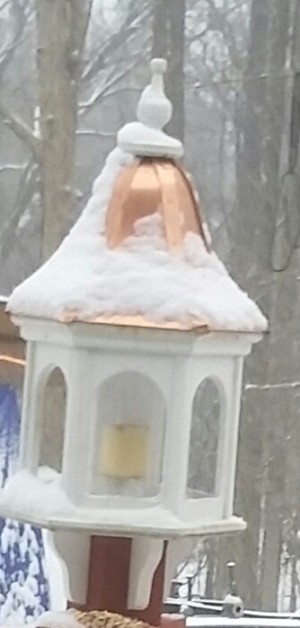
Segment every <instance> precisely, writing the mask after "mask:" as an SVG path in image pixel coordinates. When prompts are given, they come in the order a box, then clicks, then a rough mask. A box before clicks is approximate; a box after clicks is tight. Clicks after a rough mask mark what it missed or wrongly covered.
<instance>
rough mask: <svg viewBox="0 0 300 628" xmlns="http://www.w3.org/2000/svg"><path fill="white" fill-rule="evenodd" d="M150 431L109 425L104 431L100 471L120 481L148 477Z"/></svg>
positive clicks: (143, 428)
mask: <svg viewBox="0 0 300 628" xmlns="http://www.w3.org/2000/svg"><path fill="white" fill-rule="evenodd" d="M148 449H149V429H148V428H147V427H144V426H140V425H127V424H126V425H124V424H118V425H109V426H107V427H106V428H105V429H104V431H103V436H102V441H101V448H100V459H99V471H100V473H101V474H103V475H105V476H108V477H112V478H120V479H141V478H144V477H146V475H147V467H148Z"/></svg>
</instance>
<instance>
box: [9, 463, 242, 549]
mask: <svg viewBox="0 0 300 628" xmlns="http://www.w3.org/2000/svg"><path fill="white" fill-rule="evenodd" d="M0 511H1V512H2V513H5V514H6V515H9V516H10V517H13V518H15V519H18V518H21V519H22V520H23V519H25V520H26V521H29V522H34V523H35V524H37V525H40V526H42V527H48V528H50V529H67V530H72V529H73V530H88V531H89V532H95V533H97V534H98V533H105V534H115V533H118V535H120V534H125V535H127V534H130V535H131V534H147V535H150V536H156V537H160V538H170V539H171V538H178V537H180V536H182V535H183V536H199V535H200V534H205V535H207V534H208V532H209V533H210V534H214V533H215V534H219V533H223V532H226V533H229V532H234V531H237V530H243V529H244V528H245V523H244V521H243V520H242V519H240V518H238V517H234V516H233V517H230V518H228V519H222V520H220V519H217V520H216V521H210V520H203V521H201V522H200V521H199V520H198V518H197V519H196V520H195V521H194V522H190V521H185V520H182V519H181V518H179V517H178V516H176V515H175V514H174V513H172V512H171V511H170V510H167V509H166V508H165V507H164V506H163V505H161V504H160V503H159V502H158V503H156V504H153V503H151V502H150V503H149V506H148V507H145V508H140V506H139V505H137V506H136V508H133V507H127V508H126V507H124V504H123V503H121V502H119V503H116V505H115V507H114V508H111V507H109V508H108V507H105V504H104V505H102V504H100V505H98V507H88V506H86V507H85V506H83V507H81V506H76V505H74V504H73V503H72V502H71V501H70V500H69V499H68V497H67V495H66V493H65V492H64V490H63V488H62V486H61V475H60V474H59V473H57V472H56V471H54V470H53V469H47V471H46V473H44V471H43V472H42V473H41V468H40V469H39V470H38V475H33V474H32V473H30V472H29V471H27V470H25V469H23V470H21V471H18V472H17V473H16V474H15V475H14V476H13V477H12V478H11V480H9V482H8V483H7V485H6V486H5V488H4V489H3V491H0Z"/></svg>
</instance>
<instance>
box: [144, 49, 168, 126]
mask: <svg viewBox="0 0 300 628" xmlns="http://www.w3.org/2000/svg"><path fill="white" fill-rule="evenodd" d="M167 67H168V64H167V61H166V60H165V59H152V61H151V72H152V80H151V84H150V85H148V86H147V87H146V88H145V89H144V91H143V93H142V95H141V98H140V101H139V104H138V107H137V116H138V119H139V120H140V122H143V123H144V124H146V126H149V127H150V128H152V129H162V128H163V127H164V126H165V125H166V124H167V123H168V122H169V120H170V119H171V116H172V110H173V107H172V104H171V102H170V101H169V99H168V98H167V96H166V94H165V91H164V79H163V75H164V74H165V72H166V70H167Z"/></svg>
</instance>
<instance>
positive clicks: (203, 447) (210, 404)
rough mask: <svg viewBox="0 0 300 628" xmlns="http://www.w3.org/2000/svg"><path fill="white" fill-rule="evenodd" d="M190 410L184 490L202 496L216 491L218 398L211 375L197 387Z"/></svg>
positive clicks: (219, 413) (219, 410) (218, 429)
mask: <svg viewBox="0 0 300 628" xmlns="http://www.w3.org/2000/svg"><path fill="white" fill-rule="evenodd" d="M192 413H193V415H192V429H191V438H190V451H189V468H188V483H187V493H188V496H189V497H191V498H201V497H207V496H209V495H214V494H215V493H216V479H217V464H218V447H219V436H220V416H221V402H220V394H219V391H218V388H217V386H216V384H215V383H214V381H213V380H212V379H205V380H204V381H203V382H202V383H201V384H200V386H199V387H198V388H197V391H196V394H195V397H194V401H193V410H192Z"/></svg>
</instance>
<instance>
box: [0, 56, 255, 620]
mask: <svg viewBox="0 0 300 628" xmlns="http://www.w3.org/2000/svg"><path fill="white" fill-rule="evenodd" d="M165 69H166V64H165V62H164V61H163V60H158V59H156V60H153V61H152V63H151V71H152V81H151V84H150V85H149V86H148V87H146V89H145V90H144V92H143V94H142V96H141V99H140V102H139V104H138V110H137V114H138V122H132V123H130V124H127V125H125V127H124V128H123V129H121V131H120V132H119V134H118V146H117V148H116V149H114V150H113V151H112V153H111V154H110V156H109V157H108V159H107V162H106V165H105V167H104V169H103V171H102V173H101V175H100V176H99V178H98V179H97V180H96V182H95V184H94V188H93V194H92V197H91V199H90V201H89V202H88V204H87V207H86V208H85V210H84V211H83V214H82V216H81V217H80V218H79V220H78V222H77V223H76V225H75V226H74V227H73V229H72V230H71V232H70V234H69V235H68V236H67V237H66V239H65V240H64V242H63V243H62V245H61V246H60V248H59V249H58V251H57V252H56V253H55V255H54V256H53V257H52V258H51V259H50V260H49V261H48V262H46V264H44V266H42V267H41V268H40V269H39V270H38V271H37V272H36V273H35V274H34V275H33V276H31V277H29V279H27V280H26V281H25V282H24V283H22V284H21V285H20V286H19V287H18V288H16V289H15V291H14V292H13V294H12V296H11V298H10V301H9V310H10V312H11V314H12V315H13V320H14V321H15V322H16V324H17V325H19V326H20V328H21V335H22V337H23V338H24V339H25V340H26V342H27V366H26V381H25V390H24V405H23V417H22V436H21V450H20V465H19V471H18V472H17V473H16V475H15V476H14V477H13V478H12V479H11V480H10V482H9V483H8V484H7V486H6V488H5V489H4V491H3V492H2V493H1V495H0V511H1V514H2V515H6V516H9V517H14V518H17V519H22V520H26V521H30V522H34V523H36V524H38V525H41V526H44V527H48V528H50V529H52V530H55V531H57V535H59V534H61V533H63V532H64V531H68V533H69V534H72V532H73V533H74V534H77V533H80V534H81V537H80V538H83V535H85V536H84V538H85V539H88V538H90V537H91V536H92V537H93V538H94V537H103V536H105V537H113V536H116V537H118V538H120V537H128V538H131V539H137V541H138V540H139V539H141V538H144V539H149V543H150V541H151V543H152V549H153V548H154V550H153V551H152V554H151V556H152V559H151V560H150V563H151V565H150V566H149V565H148V567H149V570H148V571H149V573H151V578H152V577H153V574H154V572H155V569H156V567H157V564H158V562H159V560H160V559H161V556H162V548H163V547H164V545H163V543H164V541H165V540H178V539H181V538H190V537H193V536H199V535H201V534H208V533H210V534H211V533H226V532H231V531H235V530H240V529H243V528H244V527H245V523H244V522H243V520H242V519H240V518H238V517H235V516H234V515H233V494H234V481H235V464H236V453H237V441H238V427H239V410H240V395H241V387H242V369H243V361H244V357H245V356H246V355H247V354H248V353H249V352H250V350H251V345H252V344H253V342H256V341H257V340H259V339H260V337H261V332H263V331H264V330H265V329H266V320H265V318H264V317H263V315H262V314H261V312H260V311H259V309H258V307H257V306H256V305H255V304H254V303H253V302H252V301H251V300H250V299H249V298H248V296H247V295H246V294H245V293H244V292H242V291H241V290H240V288H239V287H238V286H237V285H236V284H235V282H234V281H233V280H232V279H231V277H230V276H229V275H228V273H227V271H226V270H225V268H224V266H223V265H222V263H221V262H220V260H219V259H218V258H217V256H216V255H215V254H214V253H213V251H212V248H211V242H210V238H209V234H208V231H207V227H206V225H205V223H204V220H203V215H202V211H201V208H200V205H199V198H198V195H197V193H196V191H195V189H194V187H193V184H192V182H191V178H190V176H189V175H188V174H187V172H186V171H185V169H184V166H183V165H182V163H181V161H180V158H181V156H182V154H183V147H182V144H181V143H180V142H179V141H178V140H176V139H174V138H172V137H170V136H168V135H167V134H166V133H165V132H164V131H163V130H162V129H163V127H164V125H165V124H166V123H167V122H168V121H169V119H170V117H171V113H172V106H171V103H170V102H169V100H168V99H167V98H166V96H165V94H164V89H163V73H164V71H165ZM54 371H55V372H56V373H57V372H59V374H60V378H61V383H62V385H63V386H64V389H65V397H64V398H65V408H64V411H63V413H62V419H61V421H62V423H61V426H60V428H57V426H56V428H55V430H53V432H54V433H52V431H51V423H50V424H48V426H46V427H47V429H46V430H45V425H44V424H43V420H44V419H43V412H44V403H45V394H46V389H47V382H48V381H49V378H50V377H51V374H53V372H54ZM58 433H59V434H60V438H58ZM45 434H47V439H48V440H47V442H46V436H45ZM51 439H52V441H53V442H54V444H55V447H56V450H57V449H59V447H60V456H59V460H60V462H59V464H57V465H54V466H55V467H56V468H54V467H52V468H51V465H49V464H48V463H47V456H45V455H44V453H43V452H45V451H46V450H47V446H45V443H46V445H48V449H49V447H50V445H51V442H50V441H51ZM59 441H60V445H59ZM49 443H50V444H49ZM57 538H58V536H57ZM64 538H66V537H64ZM74 538H75V537H74ZM61 545H64V549H63V548H61V551H62V552H63V551H64V550H65V551H66V547H65V546H66V544H65V543H63V544H61ZM75 545H76V544H73V549H72V551H73V555H77V556H78V554H76V551H77V550H76V549H75ZM79 545H80V544H77V549H78V547H79ZM81 547H82V546H81ZM84 547H85V550H84V552H83V553H82V554H81V556H83V555H85V556H86V555H88V549H87V547H88V546H87V545H85V546H84ZM138 547H139V549H136V551H135V554H134V552H133V553H131V559H130V560H131V562H132V561H133V562H135V564H136V565H137V564H140V567H139V569H140V571H139V569H138V568H137V570H136V574H141V569H142V563H143V562H144V563H145V562H147V560H148V558H149V552H148V553H147V552H146V554H145V553H144V554H143V551H141V547H142V546H141V545H140V546H138V545H136V548H138ZM74 552H75V554H74ZM133 554H134V555H133ZM146 555H147V556H148V558H147V560H146V558H145V557H146ZM70 560H71V559H70ZM78 560H79V559H78ZM71 562H72V561H71ZM148 562H149V561H148ZM83 563H84V560H83V562H82V561H81V565H82V564H83ZM150 563H149V564H150ZM72 565H73V567H74V560H73V563H72ZM74 569H75V567H74ZM82 569H83V567H82ZM87 569H88V567H87ZM148 580H149V578H148ZM130 582H131V584H130V586H129V593H128V595H129V597H130V601H129V602H128V608H133V609H134V608H135V609H137V608H144V607H143V603H146V601H145V600H146V598H147V595H146V596H145V595H144V597H143V593H141V590H140V591H139V593H138V592H137V589H138V588H139V587H140V588H141V587H142V584H141V578H140V575H139V577H137V575H135V576H134V575H132V578H131V581H130ZM134 582H135V584H136V588H134V586H135V585H134V584H133V583H134ZM146 588H147V587H146ZM148 588H149V587H148ZM82 591H83V589H82V587H81V588H80V595H79V597H80V596H81V598H82V599H81V600H79V601H81V603H83V604H84V603H85V595H86V589H85V593H83V592H82ZM73 597H74V596H73ZM148 597H149V596H148ZM143 600H144V602H143ZM77 601H78V600H77ZM110 610H118V609H110Z"/></svg>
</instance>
